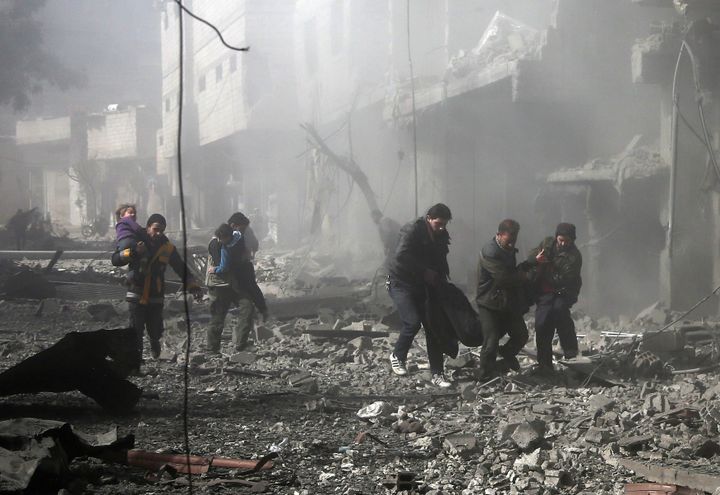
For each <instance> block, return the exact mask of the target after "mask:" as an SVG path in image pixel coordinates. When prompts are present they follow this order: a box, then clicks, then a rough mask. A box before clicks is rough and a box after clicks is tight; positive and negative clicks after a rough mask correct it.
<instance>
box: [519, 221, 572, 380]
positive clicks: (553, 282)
mask: <svg viewBox="0 0 720 495" xmlns="http://www.w3.org/2000/svg"><path fill="white" fill-rule="evenodd" d="M575 236H576V234H575V225H573V224H571V223H560V224H558V226H557V228H556V229H555V236H554V237H546V238H545V239H544V240H543V241H542V242H541V243H540V244H539V245H538V246H537V247H536V248H535V249H533V250H531V251H530V253H529V255H528V259H527V263H528V264H529V265H530V266H531V267H533V268H534V276H533V287H534V290H533V300H534V301H535V303H536V306H535V343H536V344H537V360H538V374H540V375H552V374H553V373H554V371H555V368H554V367H553V355H552V340H553V337H554V335H555V331H556V330H557V334H558V338H559V339H560V346H561V347H562V350H563V353H564V354H565V359H572V358H574V357H575V356H577V355H578V343H577V334H576V333H575V322H573V319H572V316H570V308H571V307H572V305H573V304H575V303H576V302H577V300H578V295H579V294H580V287H582V278H581V277H580V270H581V269H582V255H581V254H580V251H579V250H578V248H577V246H575Z"/></svg>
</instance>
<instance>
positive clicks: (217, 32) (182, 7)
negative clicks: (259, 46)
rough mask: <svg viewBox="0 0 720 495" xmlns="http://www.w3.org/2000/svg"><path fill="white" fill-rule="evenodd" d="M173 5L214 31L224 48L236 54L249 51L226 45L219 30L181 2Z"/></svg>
mask: <svg viewBox="0 0 720 495" xmlns="http://www.w3.org/2000/svg"><path fill="white" fill-rule="evenodd" d="M175 3H176V4H178V6H179V7H180V9H181V10H182V11H184V12H186V13H187V15H189V16H190V17H192V18H193V19H195V20H196V21H200V22H202V23H203V24H205V25H206V26H208V27H209V28H210V29H212V30H213V31H215V34H217V36H218V38H220V42H221V43H222V44H223V45H225V46H226V47H228V48H230V49H231V50H235V51H238V52H247V51H249V50H250V47H249V46H243V47H239V46H233V45H230V44H228V42H227V41H225V38H223V35H222V33H220V30H219V29H218V28H216V27H215V26H214V25H213V24H212V23H210V22H208V21H206V20H205V19H203V18H202V17H200V16H198V15H196V14H194V13H192V12H191V11H190V10H189V9H188V8H187V7H185V6H184V5H183V4H182V2H181V1H180V0H175Z"/></svg>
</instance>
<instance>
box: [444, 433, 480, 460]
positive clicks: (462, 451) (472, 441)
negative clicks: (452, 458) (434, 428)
mask: <svg viewBox="0 0 720 495" xmlns="http://www.w3.org/2000/svg"><path fill="white" fill-rule="evenodd" d="M443 446H444V448H445V450H447V451H449V452H450V453H452V454H456V455H459V456H460V457H463V458H467V457H470V456H471V455H473V454H475V453H476V452H478V450H479V448H478V444H477V438H475V435H448V436H447V437H445V441H444V442H443Z"/></svg>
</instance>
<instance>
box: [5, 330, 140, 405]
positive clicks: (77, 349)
mask: <svg viewBox="0 0 720 495" xmlns="http://www.w3.org/2000/svg"><path fill="white" fill-rule="evenodd" d="M135 339H136V338H135V330H134V329H132V328H122V329H116V330H105V329H103V330H97V331H94V332H71V333H69V334H67V335H65V336H64V337H63V338H62V339H60V340H59V341H58V342H57V343H56V344H54V345H53V346H52V347H50V348H48V349H45V350H44V351H40V352H39V353H37V354H35V355H34V356H31V357H29V358H27V359H26V360H24V361H22V362H20V363H18V364H16V365H15V366H13V367H12V368H10V369H8V370H6V371H4V372H3V373H2V374H0V396H8V395H14V394H32V393H37V392H68V391H71V390H78V391H79V392H81V393H83V394H84V395H87V396H88V397H90V398H91V399H93V400H95V402H97V403H98V404H99V405H100V406H101V407H102V408H104V409H106V410H108V411H110V412H115V413H125V412H128V411H130V410H132V408H133V407H135V404H137V401H138V399H140V395H141V393H142V391H141V390H140V389H139V388H138V387H136V386H135V385H134V384H133V383H131V382H129V381H127V380H126V379H125V378H126V377H127V376H128V374H129V373H130V371H131V369H132V367H133V365H134V363H133V361H132V356H133V350H134V346H135V342H136V340H135Z"/></svg>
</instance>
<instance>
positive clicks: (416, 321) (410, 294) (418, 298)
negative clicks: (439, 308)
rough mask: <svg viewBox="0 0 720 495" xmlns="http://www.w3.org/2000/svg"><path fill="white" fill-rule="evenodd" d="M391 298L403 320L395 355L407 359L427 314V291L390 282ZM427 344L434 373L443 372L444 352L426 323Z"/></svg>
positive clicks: (431, 368)
mask: <svg viewBox="0 0 720 495" xmlns="http://www.w3.org/2000/svg"><path fill="white" fill-rule="evenodd" d="M389 292H390V298H391V299H392V300H393V302H394V303H395V307H396V308H397V311H398V315H399V316H400V320H401V321H402V329H401V330H400V336H399V337H398V339H397V342H395V350H394V351H393V352H394V354H395V356H396V357H397V358H398V359H399V360H400V361H405V360H406V359H407V355H408V351H409V350H410V346H412V342H413V339H414V338H415V336H416V335H417V333H418V332H419V331H420V326H422V325H423V319H424V315H425V291H424V290H418V289H417V288H415V287H411V286H409V285H405V284H401V283H399V282H396V281H394V280H393V281H391V282H390V288H389ZM425 345H426V346H427V353H428V361H429V362H430V371H431V373H432V374H440V373H442V372H443V353H442V351H441V350H440V349H439V348H438V346H437V344H436V343H435V340H434V339H433V336H432V335H431V334H430V331H429V330H428V329H427V325H425Z"/></svg>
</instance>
